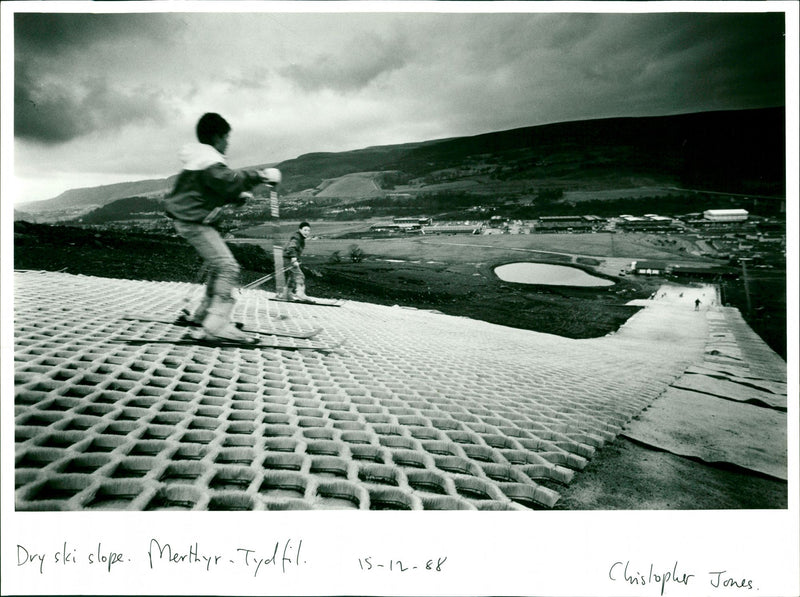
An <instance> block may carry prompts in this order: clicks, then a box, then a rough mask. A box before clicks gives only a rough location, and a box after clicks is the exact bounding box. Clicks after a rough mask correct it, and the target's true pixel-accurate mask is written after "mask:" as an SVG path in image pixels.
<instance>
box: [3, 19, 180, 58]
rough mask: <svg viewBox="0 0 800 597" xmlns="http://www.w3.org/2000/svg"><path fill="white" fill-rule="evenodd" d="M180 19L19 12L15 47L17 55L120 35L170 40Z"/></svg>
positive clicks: (50, 51)
mask: <svg viewBox="0 0 800 597" xmlns="http://www.w3.org/2000/svg"><path fill="white" fill-rule="evenodd" d="M179 22H180V21H179V18H178V17H177V16H173V15H164V14H157V15H149V14H67V13H51V14H48V13H43V14H42V13H17V14H16V15H14V42H15V51H16V52H17V57H19V55H20V53H22V54H23V55H27V54H28V53H31V54H39V55H41V54H44V55H47V54H55V53H60V52H64V51H66V50H70V49H73V48H74V49H85V48H88V47H90V46H91V45H92V44H93V43H95V42H97V41H104V40H109V39H112V40H113V39H119V38H120V37H146V38H150V39H157V40H167V39H169V36H170V35H174V34H175V31H176V30H180V27H179V26H178V23H179Z"/></svg>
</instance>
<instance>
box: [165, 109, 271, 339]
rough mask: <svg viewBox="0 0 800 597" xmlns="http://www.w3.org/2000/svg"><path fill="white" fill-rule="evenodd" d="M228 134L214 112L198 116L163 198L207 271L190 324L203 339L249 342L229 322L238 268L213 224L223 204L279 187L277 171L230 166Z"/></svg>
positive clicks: (241, 201) (226, 126)
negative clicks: (180, 164)
mask: <svg viewBox="0 0 800 597" xmlns="http://www.w3.org/2000/svg"><path fill="white" fill-rule="evenodd" d="M230 131H231V126H230V125H229V124H228V122H227V121H226V120H225V119H224V118H223V117H222V116H220V115H219V114H215V113H207V114H204V115H203V116H202V117H201V118H200V120H199V121H198V122H197V127H196V134H197V139H198V141H199V143H190V144H187V145H186V146H184V147H183V148H182V149H181V152H180V157H181V160H182V161H183V164H184V166H183V171H182V172H181V173H180V175H179V176H178V180H177V181H176V182H175V187H174V188H173V190H172V192H171V193H170V194H169V195H167V198H166V212H167V215H168V216H169V217H170V218H172V220H173V224H174V226H175V230H176V232H177V233H178V234H179V235H181V236H182V237H183V238H185V239H186V240H187V241H188V242H189V244H191V245H192V246H193V247H194V248H195V250H196V251H197V252H198V253H199V254H200V256H201V257H202V258H203V259H204V260H205V262H206V265H207V267H208V270H209V273H208V283H207V286H206V294H205V297H204V298H203V301H202V302H201V303H200V306H199V308H198V309H197V311H195V313H194V315H192V317H191V321H192V322H193V323H196V324H199V325H202V327H203V330H204V332H205V335H206V338H207V339H210V340H228V341H234V342H245V343H253V342H255V339H254V338H252V337H250V336H248V335H247V334H244V333H242V332H241V331H240V330H239V329H238V328H237V327H236V326H235V325H233V323H232V322H231V313H232V312H233V307H234V302H235V299H234V297H233V291H234V289H235V288H236V287H237V286H238V285H239V270H240V268H239V264H238V262H237V261H236V258H235V257H234V256H233V254H232V253H231V251H230V249H229V248H228V245H226V244H225V241H224V240H223V238H222V236H221V235H220V233H219V231H217V229H216V228H214V223H215V222H216V221H217V219H218V218H219V216H220V212H221V211H222V208H223V207H224V206H225V205H231V204H232V205H235V206H238V207H240V206H242V205H244V203H245V201H246V200H247V198H249V197H252V195H251V194H250V193H249V191H250V189H252V188H253V187H255V186H257V185H259V184H262V183H267V184H277V183H279V182H280V171H279V170H277V169H275V168H267V169H265V170H260V171H259V170H232V169H231V168H229V167H228V165H227V160H226V157H225V151H226V150H227V148H228V137H229V135H230Z"/></svg>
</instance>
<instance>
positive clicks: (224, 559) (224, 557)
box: [147, 539, 305, 576]
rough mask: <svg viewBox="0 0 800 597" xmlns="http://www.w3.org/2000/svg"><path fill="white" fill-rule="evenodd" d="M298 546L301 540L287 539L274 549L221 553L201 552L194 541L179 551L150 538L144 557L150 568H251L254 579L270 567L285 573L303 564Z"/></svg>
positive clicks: (237, 549)
mask: <svg viewBox="0 0 800 597" xmlns="http://www.w3.org/2000/svg"><path fill="white" fill-rule="evenodd" d="M302 547H303V540H302V539H300V540H299V541H297V542H296V543H295V542H292V540H291V539H287V540H286V541H276V542H275V544H274V546H273V545H270V547H269V548H266V549H251V548H246V547H237V548H236V549H235V550H233V551H231V552H229V553H224V554H223V553H215V552H213V551H202V550H201V549H200V545H199V543H198V542H195V543H194V544H190V545H187V546H184V547H183V549H181V548H176V547H173V546H172V544H171V543H169V542H162V541H159V540H158V539H150V545H149V548H148V551H147V556H148V559H149V563H150V568H151V569H154V568H156V567H157V566H161V565H165V564H172V565H182V566H195V565H197V564H199V565H200V566H201V567H203V568H205V569H206V571H211V570H213V569H215V568H216V567H217V566H223V565H233V566H244V567H246V568H248V569H252V570H253V576H256V575H258V573H259V571H262V570H267V569H270V568H271V569H274V570H278V571H280V572H282V573H285V572H287V570H289V569H290V568H292V567H294V568H296V567H299V566H300V565H301V564H304V563H305V562H304V561H302V560H301V559H300V550H301V549H302Z"/></svg>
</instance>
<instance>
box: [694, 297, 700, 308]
mask: <svg viewBox="0 0 800 597" xmlns="http://www.w3.org/2000/svg"><path fill="white" fill-rule="evenodd" d="M694 310H695V311H699V310H700V299H694Z"/></svg>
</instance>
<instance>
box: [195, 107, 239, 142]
mask: <svg viewBox="0 0 800 597" xmlns="http://www.w3.org/2000/svg"><path fill="white" fill-rule="evenodd" d="M195 131H196V133H197V140H198V141H200V143H205V144H206V145H211V144H212V143H213V142H214V139H215V137H219V136H222V135H227V134H228V133H229V132H230V131H231V125H230V124H228V121H227V120H225V119H224V118H223V117H222V116H220V115H219V114H217V113H215V112H208V113H206V114H203V115H202V116H201V117H200V120H198V121H197V128H196V129H195Z"/></svg>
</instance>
